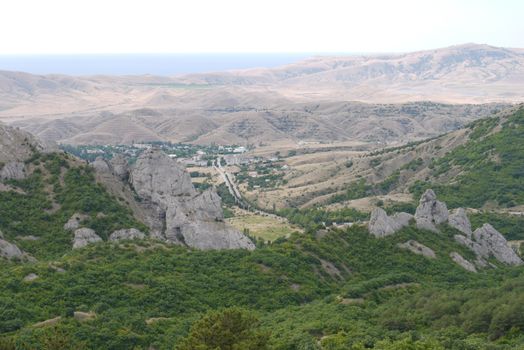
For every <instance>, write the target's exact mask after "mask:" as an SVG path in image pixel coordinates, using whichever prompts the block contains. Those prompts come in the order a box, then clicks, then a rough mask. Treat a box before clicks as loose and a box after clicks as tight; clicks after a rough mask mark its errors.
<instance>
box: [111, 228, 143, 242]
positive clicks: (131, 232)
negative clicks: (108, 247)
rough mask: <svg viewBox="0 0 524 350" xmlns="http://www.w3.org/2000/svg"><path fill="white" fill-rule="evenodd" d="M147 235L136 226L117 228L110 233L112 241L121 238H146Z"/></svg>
mask: <svg viewBox="0 0 524 350" xmlns="http://www.w3.org/2000/svg"><path fill="white" fill-rule="evenodd" d="M144 238H146V235H145V234H144V233H143V232H142V231H140V230H137V229H136V228H128V229H122V230H116V231H114V232H113V233H111V235H109V240H110V241H121V240H131V239H144Z"/></svg>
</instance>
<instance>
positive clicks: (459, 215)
mask: <svg viewBox="0 0 524 350" xmlns="http://www.w3.org/2000/svg"><path fill="white" fill-rule="evenodd" d="M448 224H449V226H451V227H453V228H456V229H457V230H459V231H460V232H462V233H464V234H465V235H466V236H467V237H471V234H472V233H473V232H472V230H471V223H470V222H469V219H468V215H467V214H466V210H464V208H458V209H456V210H454V211H453V212H452V213H451V214H450V215H449V218H448Z"/></svg>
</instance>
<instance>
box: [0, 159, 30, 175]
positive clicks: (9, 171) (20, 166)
mask: <svg viewBox="0 0 524 350" xmlns="http://www.w3.org/2000/svg"><path fill="white" fill-rule="evenodd" d="M25 178H26V172H25V165H24V163H23V162H18V161H13V162H8V163H6V164H4V166H3V167H1V169H0V180H22V179H25Z"/></svg>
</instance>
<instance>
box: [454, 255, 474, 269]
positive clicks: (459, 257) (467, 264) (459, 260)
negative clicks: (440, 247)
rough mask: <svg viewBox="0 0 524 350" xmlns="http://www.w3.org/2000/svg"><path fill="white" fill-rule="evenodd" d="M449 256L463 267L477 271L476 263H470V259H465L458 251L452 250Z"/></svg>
mask: <svg viewBox="0 0 524 350" xmlns="http://www.w3.org/2000/svg"><path fill="white" fill-rule="evenodd" d="M449 257H450V258H451V260H453V261H454V262H455V263H457V264H458V265H460V266H461V267H462V268H464V269H465V270H467V271H469V272H477V269H476V268H475V265H473V264H472V263H470V262H469V261H467V260H466V259H464V258H463V257H462V255H460V254H459V253H457V252H451V253H450V254H449Z"/></svg>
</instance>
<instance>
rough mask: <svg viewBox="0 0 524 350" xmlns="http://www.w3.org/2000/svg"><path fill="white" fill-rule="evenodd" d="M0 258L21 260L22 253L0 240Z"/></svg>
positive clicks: (12, 245)
mask: <svg viewBox="0 0 524 350" xmlns="http://www.w3.org/2000/svg"><path fill="white" fill-rule="evenodd" d="M0 257H2V258H6V259H9V260H11V259H22V258H23V257H24V253H23V252H22V251H21V250H20V248H18V247H17V246H16V245H15V244H13V243H9V242H8V241H5V240H3V239H0Z"/></svg>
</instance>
